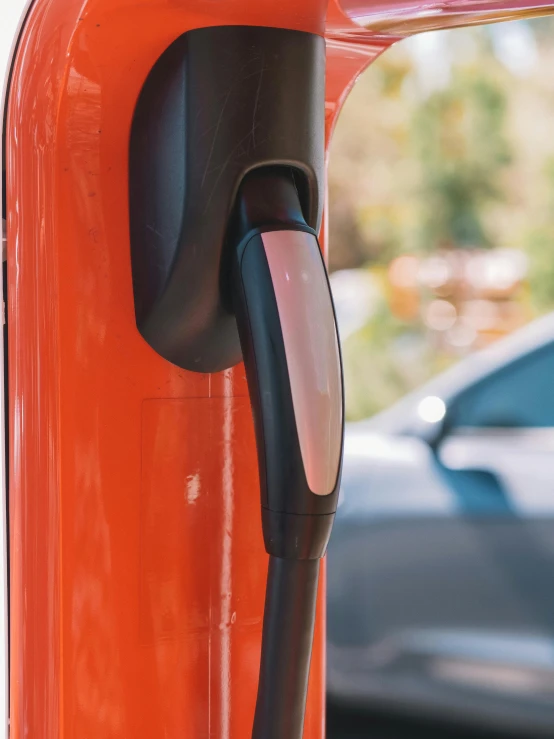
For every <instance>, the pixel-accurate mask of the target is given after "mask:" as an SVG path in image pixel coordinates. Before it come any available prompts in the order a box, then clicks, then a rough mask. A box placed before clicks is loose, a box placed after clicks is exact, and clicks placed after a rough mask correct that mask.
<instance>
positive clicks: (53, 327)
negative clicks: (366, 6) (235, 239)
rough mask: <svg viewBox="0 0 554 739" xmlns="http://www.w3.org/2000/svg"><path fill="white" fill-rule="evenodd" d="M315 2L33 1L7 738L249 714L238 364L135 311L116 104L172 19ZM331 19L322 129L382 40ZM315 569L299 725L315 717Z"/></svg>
mask: <svg viewBox="0 0 554 739" xmlns="http://www.w3.org/2000/svg"><path fill="white" fill-rule="evenodd" d="M325 12H326V7H325V2H324V0H303V2H298V0H282V1H281V2H280V3H279V8H278V10H277V9H276V8H275V5H274V3H272V2H263V1H262V0H258V1H257V2H255V3H254V2H250V1H249V0H229V1H228V2H226V3H217V4H214V3H213V2H211V1H210V0H186V1H185V0H141V2H137V0H85V1H84V2H83V0H36V2H35V3H34V6H33V8H32V10H31V12H30V15H29V17H28V19H27V22H26V25H25V28H24V31H23V34H22V38H21V43H20V47H19V51H18V54H17V60H16V64H15V68H14V72H13V77H12V83H11V93H10V98H9V111H8V124H7V163H8V196H7V197H8V239H9V244H10V251H9V255H8V270H9V292H8V295H9V305H8V321H9V330H10V351H9V362H10V397H11V414H10V415H11V419H12V427H11V440H12V441H11V450H10V469H11V486H10V508H11V594H12V598H11V736H12V739H23V737H30V738H31V739H57V738H58V737H60V738H61V737H64V738H65V739H77V738H78V739H84V738H85V737H86V739H108V738H112V737H113V738H115V737H121V738H125V739H128V738H131V737H132V739H140V738H141V737H145V738H146V737H148V739H150V738H151V737H165V738H167V739H174V738H175V739H177V738H178V737H179V738H180V737H190V738H191V739H200V738H201V737H214V738H217V739H227V738H228V737H230V738H232V739H239V738H240V739H244V737H246V736H249V734H250V730H251V724H252V717H253V709H254V701H255V696H256V684H257V672H258V661H259V651H260V637H261V623H262V613H263V598H264V588H265V576H266V563H267V560H266V555H265V553H264V550H263V543H262V536H261V523H260V503H259V492H258V483H257V470H256V455H255V445H254V436H253V430H252V421H251V416H250V407H249V403H248V397H247V389H246V383H245V378H244V372H243V368H242V367H239V368H237V369H235V370H233V371H228V372H225V373H222V374H218V375H198V374H192V373H188V372H184V371H182V370H180V369H178V368H176V367H174V366H172V365H171V364H169V363H168V362H166V361H164V360H163V359H161V358H160V357H159V356H157V355H156V354H155V353H154V351H153V350H152V349H150V347H149V346H148V345H147V344H146V343H145V342H144V341H143V340H142V338H141V337H140V335H139V333H138V331H137V330H136V327H135V322H134V309H133V295H132V284H131V268H130V256H129V232H128V203H127V148H128V137H129V126H130V122H131V116H132V112H133V108H134V105H135V102H136V99H137V96H138V93H139V90H140V88H141V86H142V83H143V81H144V79H145V77H146V75H147V73H148V71H149V70H150V68H151V67H152V65H153V63H154V61H155V60H156V59H157V58H158V56H159V55H160V54H161V52H162V51H163V50H164V49H165V48H166V47H167V46H168V45H169V44H170V43H171V42H172V41H173V40H174V39H175V38H176V37H177V36H178V35H180V34H181V33H183V32H185V31H186V30H187V29H189V28H193V27H199V26H206V25H214V24H225V23H246V24H259V25H270V26H271V25H273V26H281V27H288V28H295V29H301V30H306V31H312V32H316V33H323V31H324V18H325ZM334 12H335V14H336V17H337V18H339V19H340V22H341V23H342V24H343V25H344V26H345V27H348V26H349V25H351V24H350V22H349V21H347V20H346V19H344V18H343V17H342V16H341V14H340V13H339V11H338V10H335V11H334ZM337 28H338V26H337ZM340 32H341V31H340V28H338V30H337V39H336V40H335V41H333V42H332V43H331V44H330V47H329V77H328V90H329V93H328V100H327V111H326V112H327V124H328V125H327V130H328V132H329V131H330V129H331V127H332V123H333V120H334V118H335V116H336V112H337V110H338V107H339V102H340V100H341V98H342V96H343V94H344V91H345V89H346V87H347V85H348V84H349V83H350V81H351V79H352V78H353V77H354V76H355V75H356V74H357V73H358V72H359V70H360V69H361V68H362V67H363V66H365V64H367V62H368V61H369V59H370V58H371V57H372V56H374V55H375V54H376V53H377V51H379V50H380V49H381V48H382V46H383V44H381V45H379V44H377V46H375V47H371V46H368V47H367V48H364V49H362V48H359V49H353V50H350V49H348V48H347V46H346V45H345V44H344V43H343V41H341V39H340ZM323 581H324V577H323V578H322V588H321V593H320V595H321V597H320V606H319V616H318V626H317V632H316V639H315V646H314V657H313V660H312V669H311V678H310V691H309V701H308V710H307V717H306V725H305V733H304V735H305V737H309V738H310V739H320V737H321V736H322V735H323V732H324V628H323V612H324V609H323V605H322V604H323V600H322V598H323V585H324V582H323Z"/></svg>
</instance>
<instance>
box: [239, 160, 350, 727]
mask: <svg viewBox="0 0 554 739" xmlns="http://www.w3.org/2000/svg"><path fill="white" fill-rule="evenodd" d="M229 243H230V244H234V245H235V246H234V267H233V285H234V287H235V292H234V295H235V313H236V318H237V325H238V328H239V336H240V341H241V347H242V353H243V357H244V362H245V366H246V373H247V379H248V386H249V391H250V398H251V402H252V409H253V415H254V422H255V428H256V442H257V447H258V461H259V470H260V488H261V498H262V523H263V533H264V541H265V546H266V549H267V551H268V553H269V554H270V562H269V570H268V581H267V595H266V603H265V614H264V628H263V638H262V656H261V665H260V681H259V686H258V700H257V704H256V717H255V721H254V732H253V737H254V739H285V737H286V739H301V737H302V728H303V723H304V710H305V705H306V693H307V686H308V676H309V667H310V657H311V651H312V641H313V631H314V623H315V608H316V598H317V583H318V575H319V566H320V559H321V557H323V556H324V554H325V549H326V546H327V542H328V539H329V535H330V533H331V527H332V524H333V519H334V515H335V510H336V506H337V497H338V487H339V479H340V464H341V458H342V434H343V410H342V407H343V389H342V373H341V366H340V353H339V349H338V337H337V332H336V325H335V318H334V313H333V307H332V301H331V297H330V290H329V285H328V281H327V275H326V271H325V267H324V264H323V258H322V256H321V253H320V251H319V246H318V244H317V238H316V234H315V233H314V231H313V229H311V228H309V226H307V224H306V222H305V221H304V218H303V214H302V209H301V204H300V199H299V197H298V192H297V188H296V184H295V180H294V175H293V172H292V171H291V170H290V169H286V168H267V169H263V170H259V171H255V172H252V173H250V174H249V175H248V176H247V177H246V178H245V180H244V182H243V183H242V186H241V188H240V191H239V195H238V198H237V207H236V211H235V214H234V219H233V221H232V225H231V229H230V236H229V240H228V244H229ZM228 248H233V247H232V246H229V245H228ZM314 296H317V298H316V300H315V301H314V302H313V305H308V306H306V305H305V304H306V302H307V303H308V304H310V301H312V300H314ZM296 300H298V304H297V305H295V304H294V302H295V301H296ZM290 333H292V334H294V335H293V337H292V339H291V337H290V335H287V334H290ZM292 347H295V348H297V347H300V354H301V355H302V356H300V357H298V356H296V354H293V351H292ZM302 347H304V349H305V351H304V353H303V352H302ZM298 374H300V375H301V377H298ZM321 470H323V474H320V472H321Z"/></svg>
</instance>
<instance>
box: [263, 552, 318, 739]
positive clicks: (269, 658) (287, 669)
mask: <svg viewBox="0 0 554 739" xmlns="http://www.w3.org/2000/svg"><path fill="white" fill-rule="evenodd" d="M319 563H320V560H319V559H301V560H294V559H280V558H279V557H273V556H272V557H270V558H269V569H268V573H267V589H266V597H265V610H264V625H263V635H262V655H261V660H260V679H259V683H258V697H257V701H256V714H255V717H254V728H253V731H252V739H302V731H303V728H304V713H305V710H306V693H307V690H308V677H309V673H310V658H311V654H312V642H313V637H314V624H315V610H316V599H317V583H318V579H319Z"/></svg>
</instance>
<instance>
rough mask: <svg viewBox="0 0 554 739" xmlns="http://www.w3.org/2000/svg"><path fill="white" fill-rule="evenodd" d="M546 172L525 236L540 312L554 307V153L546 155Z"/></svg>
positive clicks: (535, 301) (534, 300)
mask: <svg viewBox="0 0 554 739" xmlns="http://www.w3.org/2000/svg"><path fill="white" fill-rule="evenodd" d="M543 176H544V184H545V187H544V198H543V202H542V203H541V204H540V205H541V207H540V209H539V211H538V213H537V214H536V216H535V222H534V224H533V226H532V227H531V228H529V229H528V231H527V234H526V236H525V238H524V245H525V247H526V252H527V255H528V257H529V271H528V279H529V287H530V291H531V301H532V303H533V305H534V306H535V308H536V309H537V310H538V311H539V312H541V313H542V312H545V311H548V310H552V309H554V157H549V158H548V159H547V161H546V163H545V166H544V170H543Z"/></svg>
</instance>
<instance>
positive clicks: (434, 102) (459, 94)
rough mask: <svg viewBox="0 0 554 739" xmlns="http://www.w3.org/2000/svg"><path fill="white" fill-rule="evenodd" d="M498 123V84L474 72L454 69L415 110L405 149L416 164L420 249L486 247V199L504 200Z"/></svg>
mask: <svg viewBox="0 0 554 739" xmlns="http://www.w3.org/2000/svg"><path fill="white" fill-rule="evenodd" d="M492 66H493V68H494V65H492ZM488 68H489V69H490V62H489V67H488ZM505 119H506V94H505V92H504V90H503V89H502V86H501V84H500V83H499V82H498V81H497V80H496V79H494V77H493V76H492V75H491V74H490V72H489V74H487V73H486V72H483V71H482V70H477V69H475V68H474V67H470V68H464V67H462V68H458V69H455V70H454V71H453V74H452V80H451V84H450V85H449V86H448V88H447V89H445V90H440V91H436V92H434V93H433V94H432V95H430V97H428V98H427V99H426V100H424V101H423V102H422V103H421V105H420V106H419V107H418V109H417V110H416V111H415V115H414V118H413V126H412V148H413V154H414V156H415V157H416V159H417V160H418V161H419V164H420V186H419V188H418V191H417V193H416V197H417V200H418V201H419V202H418V216H419V217H418V220H419V224H418V225H419V229H418V245H419V247H420V248H422V249H423V250H425V251H432V250H435V249H437V248H439V247H468V246H469V247H472V246H473V247H476V246H480V247H483V246H490V245H491V244H492V243H493V238H492V237H491V234H490V233H489V232H488V230H487V227H486V222H485V214H486V211H487V208H488V207H489V206H490V204H491V202H495V201H499V200H503V199H505V193H504V191H503V182H502V174H503V170H504V169H505V167H506V166H507V165H508V164H509V163H510V161H511V151H510V143H509V141H508V139H507V137H506V134H505Z"/></svg>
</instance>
